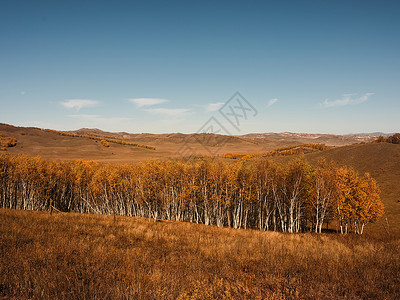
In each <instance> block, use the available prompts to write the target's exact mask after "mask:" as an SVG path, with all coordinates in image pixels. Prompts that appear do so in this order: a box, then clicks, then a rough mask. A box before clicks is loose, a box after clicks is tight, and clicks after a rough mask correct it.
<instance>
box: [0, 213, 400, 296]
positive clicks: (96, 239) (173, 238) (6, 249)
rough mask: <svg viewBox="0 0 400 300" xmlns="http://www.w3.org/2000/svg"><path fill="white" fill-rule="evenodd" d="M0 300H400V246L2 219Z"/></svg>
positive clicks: (104, 219)
mask: <svg viewBox="0 0 400 300" xmlns="http://www.w3.org/2000/svg"><path fill="white" fill-rule="evenodd" d="M0 237H1V238H0V261H1V264H0V298H1V297H4V298H5V299H7V298H13V297H15V298H18V299H20V298H40V299H43V298H46V299H128V298H129V299H265V298H269V299H271V298H273V299H282V298H285V299H296V298H301V299H304V298H307V299H321V298H323V299H399V298H400V289H399V287H400V279H399V278H400V277H399V275H400V255H399V253H400V241H399V239H398V237H397V238H394V237H392V238H389V237H384V238H379V239H378V238H372V237H368V236H363V237H360V236H355V235H348V236H338V235H333V234H331V235H327V234H321V235H315V234H296V235H289V234H282V233H274V232H260V231H254V230H234V229H228V228H217V227H213V226H203V225H196V224H189V223H183V222H182V223H179V222H156V223H155V222H149V221H148V220H147V219H142V218H128V217H118V218H117V222H116V224H115V225H114V224H113V218H112V216H98V215H79V214H72V213H70V214H53V215H49V213H47V212H31V211H13V210H0Z"/></svg>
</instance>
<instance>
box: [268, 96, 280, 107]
mask: <svg viewBox="0 0 400 300" xmlns="http://www.w3.org/2000/svg"><path fill="white" fill-rule="evenodd" d="M276 102H278V98H273V99H271V100H269V101H268V104H267V107H270V106H272V105H274V104H275V103H276Z"/></svg>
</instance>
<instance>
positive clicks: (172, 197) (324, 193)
mask: <svg viewBox="0 0 400 300" xmlns="http://www.w3.org/2000/svg"><path fill="white" fill-rule="evenodd" d="M0 206H1V207H3V208H14V209H32V210H49V209H50V208H52V207H54V208H56V209H58V210H60V211H65V212H68V211H71V212H80V213H98V214H114V215H127V216H140V217H148V218H153V219H167V220H177V221H189V222H196V223H202V224H206V225H218V226H230V227H233V228H258V229H260V230H275V231H283V232H303V231H311V230H312V231H315V232H321V231H322V228H323V225H324V224H326V223H327V222H332V221H336V224H337V228H338V229H339V228H340V232H341V233H348V232H355V233H359V234H362V233H363V231H364V227H365V225H366V224H367V223H369V222H373V221H375V220H376V219H377V218H378V217H379V216H381V215H382V214H383V205H382V202H381V200H380V197H379V188H378V186H377V183H376V181H375V180H374V179H373V178H372V177H371V176H370V175H369V174H365V175H364V176H360V175H359V174H358V173H357V172H356V171H354V170H353V169H352V168H349V167H337V166H335V165H334V164H333V163H327V162H325V161H322V162H320V163H319V165H318V166H316V167H313V166H311V165H310V164H309V163H307V162H306V161H304V160H294V161H292V162H290V163H288V164H287V165H278V164H275V163H273V162H271V161H270V160H268V159H266V158H258V159H254V160H249V161H224V160H210V159H195V160H190V161H181V160H169V161H147V162H141V163H138V164H136V165H111V164H99V163H96V162H93V161H83V160H77V161H65V162H54V161H46V160H44V159H42V158H39V157H28V156H10V155H7V154H5V153H4V154H0Z"/></svg>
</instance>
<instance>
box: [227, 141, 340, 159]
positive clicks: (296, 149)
mask: <svg viewBox="0 0 400 300" xmlns="http://www.w3.org/2000/svg"><path fill="white" fill-rule="evenodd" d="M333 148H334V147H333V146H326V145H325V144H300V145H293V146H288V147H284V148H278V149H276V150H272V151H269V152H265V153H251V154H248V153H235V152H228V153H226V154H225V155H224V157H225V158H230V159H242V160H245V159H252V158H255V157H260V156H263V157H273V156H290V155H298V154H304V153H305V152H314V151H324V150H328V149H333Z"/></svg>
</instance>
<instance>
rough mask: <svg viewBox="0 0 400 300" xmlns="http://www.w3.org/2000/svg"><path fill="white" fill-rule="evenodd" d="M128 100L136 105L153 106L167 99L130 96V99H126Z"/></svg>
mask: <svg viewBox="0 0 400 300" xmlns="http://www.w3.org/2000/svg"><path fill="white" fill-rule="evenodd" d="M128 100H129V101H130V102H132V103H134V104H136V105H137V106H138V107H143V106H153V105H156V104H161V103H165V102H168V100H166V99H160V98H132V99H128Z"/></svg>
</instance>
